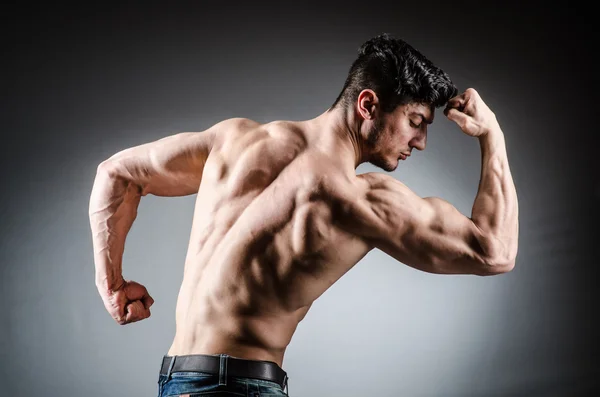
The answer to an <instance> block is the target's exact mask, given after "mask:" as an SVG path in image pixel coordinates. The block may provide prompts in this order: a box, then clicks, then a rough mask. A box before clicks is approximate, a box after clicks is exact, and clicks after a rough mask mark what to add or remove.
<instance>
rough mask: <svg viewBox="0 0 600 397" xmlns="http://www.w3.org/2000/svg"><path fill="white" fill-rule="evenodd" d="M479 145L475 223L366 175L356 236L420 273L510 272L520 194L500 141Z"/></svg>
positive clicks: (433, 201) (397, 185)
mask: <svg viewBox="0 0 600 397" xmlns="http://www.w3.org/2000/svg"><path fill="white" fill-rule="evenodd" d="M496 133H498V132H497V131H496ZM480 141H481V146H482V156H483V161H482V177H481V181H480V187H479V191H478V193H477V197H476V199H475V203H474V206H473V214H472V218H468V217H466V216H464V215H463V214H461V213H460V212H459V211H458V210H457V209H456V208H455V207H454V206H452V205H451V204H450V203H448V202H447V201H445V200H443V199H441V198H437V197H427V198H421V197H419V196H417V195H416V194H415V193H413V192H412V191H411V190H410V189H408V188H407V187H406V186H405V185H404V184H402V183H401V182H399V181H397V180H396V179H394V178H392V177H390V176H388V175H384V174H379V173H376V174H364V175H361V177H362V178H361V179H363V180H364V181H365V182H366V184H367V186H366V189H365V190H364V191H365V194H364V195H363V196H362V197H361V198H360V199H359V200H358V202H356V203H355V204H354V205H353V206H352V208H353V210H354V211H353V212H354V214H353V218H354V219H355V220H358V222H359V223H358V224H359V229H360V230H358V232H359V233H362V234H363V236H364V238H365V239H368V240H369V241H370V242H371V244H372V245H373V246H374V247H377V248H380V249H381V250H383V251H384V252H386V253H388V254H389V255H391V256H393V257H394V258H396V259H397V260H399V261H400V262H402V263H404V264H406V265H409V266H412V267H414V268H416V269H419V270H422V271H426V272H430V273H437V274H476V275H492V274H499V273H504V272H507V271H510V270H511V269H512V268H513V267H514V262H515V258H516V254H517V240H518V213H517V211H518V207H517V197H516V192H515V188H514V184H513V183H512V179H511V176H510V172H509V171H508V161H507V160H506V151H505V149H504V147H503V140H502V137H501V136H498V135H492V133H491V134H490V135H488V136H487V137H485V138H481V139H480Z"/></svg>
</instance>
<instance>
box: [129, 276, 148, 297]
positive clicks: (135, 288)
mask: <svg viewBox="0 0 600 397" xmlns="http://www.w3.org/2000/svg"><path fill="white" fill-rule="evenodd" d="M125 294H126V295H127V300H130V301H137V300H140V299H142V298H143V297H144V296H146V295H148V290H147V289H146V287H144V286H143V285H142V284H140V283H136V282H135V281H130V282H129V283H128V284H127V285H126V286H125Z"/></svg>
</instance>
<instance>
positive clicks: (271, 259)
mask: <svg viewBox="0 0 600 397" xmlns="http://www.w3.org/2000/svg"><path fill="white" fill-rule="evenodd" d="M457 94H458V91H457V89H456V87H455V86H454V85H453V84H452V82H451V81H450V79H449V77H448V76H447V74H446V73H445V72H443V71H442V70H441V69H439V68H438V67H436V66H434V65H433V64H432V62H430V61H429V60H428V59H427V58H425V56H424V55H422V54H421V53H420V52H418V51H417V50H416V49H414V48H413V47H411V46H410V45H409V44H407V43H406V42H404V41H402V40H400V39H396V38H393V37H391V36H390V35H387V34H384V35H380V36H377V37H374V38H372V39H370V40H368V41H367V42H365V43H364V44H363V45H362V46H361V48H360V50H359V55H358V58H357V59H356V60H355V61H354V63H353V64H352V67H351V68H350V71H349V74H348V77H347V79H346V82H345V84H344V87H343V90H342V92H341V93H340V95H339V97H338V98H337V99H336V101H335V103H334V104H333V105H332V106H331V107H330V108H329V109H328V110H327V111H325V112H324V113H322V114H321V115H319V116H317V117H315V118H313V119H310V120H304V121H273V122H270V123H266V124H261V123H258V122H255V121H252V120H249V119H245V118H232V119H228V120H224V121H221V122H219V123H217V124H215V125H213V126H212V127H210V128H208V129H207V130H205V131H202V132H187V133H179V134H176V135H173V136H169V137H166V138H163V139H160V140H158V141H156V142H153V143H147V144H143V145H141V146H137V147H133V148H129V149H126V150H123V151H121V152H119V153H117V154H115V155H114V156H112V157H111V158H109V159H107V160H106V161H104V162H102V163H101V164H100V166H99V167H98V171H97V175H96V179H95V183H94V187H93V189H92V194H91V200H90V220H91V227H92V232H93V245H94V258H95V264H96V286H97V288H98V290H99V292H100V295H101V297H102V299H103V302H104V304H105V306H106V309H107V310H108V312H109V313H110V315H111V316H112V317H113V318H114V319H115V320H116V321H117V322H118V323H119V324H128V323H131V322H135V321H139V320H142V319H145V318H147V317H149V316H150V306H151V305H152V303H153V299H152V298H151V297H150V295H149V293H148V292H147V290H146V288H145V287H144V286H142V285H141V284H138V283H136V282H134V281H130V280H126V279H124V277H123V274H122V268H121V267H122V266H121V259H122V255H123V249H124V244H125V237H126V235H127V233H128V231H129V230H130V228H131V226H132V223H133V221H134V219H135V218H136V214H137V207H138V204H139V202H140V199H141V197H143V196H145V195H147V194H153V195H157V196H171V197H172V196H183V195H190V194H196V193H197V199H196V206H195V211H194V218H193V227H192V231H191V236H190V241H189V248H188V251H187V256H186V260H185V267H184V277H183V282H182V285H181V289H180V291H179V296H178V301H177V309H176V332H175V337H174V340H173V343H172V345H171V347H170V349H169V351H168V352H167V354H166V355H165V356H164V357H163V362H162V366H161V371H160V375H159V395H160V396H163V395H164V396H167V395H168V396H171V395H187V394H190V393H195V392H211V391H213V392H220V393H221V394H218V395H219V396H224V395H229V394H223V393H225V392H226V391H229V392H231V393H238V394H231V395H248V396H255V395H256V396H258V395H260V393H263V394H268V393H271V394H268V395H273V396H274V395H286V393H285V391H286V390H285V386H286V385H287V374H286V373H285V372H284V371H283V369H282V363H283V357H284V353H285V350H286V347H287V346H288V344H289V343H290V340H291V338H292V335H293V334H294V331H295V329H296V327H297V326H298V323H299V322H300V321H301V320H302V319H303V318H304V316H305V315H306V313H307V312H308V310H309V309H310V307H311V305H312V303H313V302H314V301H315V299H317V298H318V297H319V296H321V295H322V294H323V293H324V292H325V291H326V290H327V289H328V288H329V287H330V286H331V285H332V284H334V283H335V282H336V281H337V280H338V279H339V278H340V277H342V276H343V275H344V274H345V273H346V272H348V271H349V270H350V269H352V267H353V266H354V265H355V264H356V263H357V262H358V261H360V259H361V258H363V257H364V256H365V255H366V254H367V253H368V252H369V251H370V250H372V249H374V248H378V249H380V250H383V251H384V252H386V253H388V254H389V255H391V256H392V257H394V258H396V259H397V260H398V261H399V262H401V263H403V264H405V265H408V266H412V267H414V268H416V269H419V270H422V271H425V272H431V273H437V274H473V275H480V276H483V275H495V274H500V273H505V272H508V271H510V270H511V269H512V268H513V266H514V264H515V257H516V255H517V240H518V205H517V196H516V191H515V187H514V184H513V181H512V177H511V173H510V170H509V165H508V161H507V154H506V148H505V142H504V137H503V132H502V130H501V128H500V126H499V123H498V121H497V119H496V117H495V115H494V113H493V112H492V111H491V110H490V109H489V108H488V106H486V104H485V103H484V101H483V100H482V98H481V97H480V96H479V94H478V93H477V92H476V91H475V90H474V89H467V90H466V91H464V92H463V93H461V94H460V95H457ZM444 105H445V110H444V114H445V115H446V116H447V117H448V118H449V119H450V120H452V121H454V122H456V123H457V124H458V126H459V127H460V129H461V130H462V131H463V132H464V133H465V134H467V135H469V136H472V137H476V138H477V139H478V140H479V143H480V147H481V153H482V169H481V180H480V184H479V190H478V193H477V196H476V198H475V202H474V205H473V211H472V214H471V217H467V216H464V215H463V214H461V213H460V212H459V211H458V210H457V209H456V208H455V207H453V206H452V205H451V204H449V203H448V202H447V201H444V200H443V199H441V198H438V197H425V198H421V197H419V196H417V195H416V194H415V193H413V192H412V191H411V190H410V189H408V188H407V187H406V186H405V185H404V184H402V183H401V182H399V181H398V180H396V179H395V178H393V177H391V176H389V175H386V174H385V173H366V174H361V175H356V167H357V166H358V165H359V164H361V163H364V162H370V163H372V164H374V165H376V166H378V167H380V168H382V169H383V170H385V171H393V170H394V169H396V167H397V166H398V164H399V161H400V160H403V161H404V160H407V158H408V156H410V154H411V152H412V150H413V149H418V150H424V149H425V145H426V141H427V128H428V125H430V124H431V123H432V122H433V119H434V111H435V109H436V108H439V107H442V106H444ZM203 395H205V394H203ZM207 395H208V394H207ZM211 395H212V394H211ZM215 395H217V394H215Z"/></svg>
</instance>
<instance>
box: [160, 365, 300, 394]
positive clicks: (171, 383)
mask: <svg viewBox="0 0 600 397" xmlns="http://www.w3.org/2000/svg"><path fill="white" fill-rule="evenodd" d="M286 390H287V393H286V392H284V389H283V388H282V387H281V385H279V384H277V383H276V382H271V381H267V380H262V379H254V378H245V377H238V376H230V375H226V374H223V372H222V371H220V372H219V374H210V373H206V372H170V374H169V375H163V374H160V375H159V377H158V397H171V396H173V397H175V396H185V397H188V395H189V397H200V396H202V397H217V396H218V397H229V396H232V397H234V396H235V397H281V396H286V397H287V396H288V393H289V389H288V388H287V387H286Z"/></svg>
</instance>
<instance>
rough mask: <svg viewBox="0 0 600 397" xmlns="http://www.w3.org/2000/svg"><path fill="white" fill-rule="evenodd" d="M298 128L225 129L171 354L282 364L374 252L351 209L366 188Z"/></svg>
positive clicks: (200, 204)
mask: <svg viewBox="0 0 600 397" xmlns="http://www.w3.org/2000/svg"><path fill="white" fill-rule="evenodd" d="M304 128H306V127H305V126H302V125H301V124H300V123H295V122H273V123H269V124H265V125H261V124H258V123H255V122H252V121H246V122H244V123H242V124H241V125H240V126H239V128H236V129H232V130H228V131H223V132H222V133H220V135H219V137H218V138H217V139H216V140H215V143H214V145H213V148H212V151H211V153H210V155H209V157H208V159H207V161H206V164H205V167H204V171H203V175H202V183H201V185H200V189H199V191H198V197H197V201H196V206H195V211H194V219H193V226H192V232H191V236H190V243H189V248H188V253H187V257H186V263H185V270H184V277H183V282H182V285H181V289H180V291H179V297H178V302H177V314H176V324H177V329H176V335H175V340H174V341H173V345H172V346H171V348H170V350H169V352H168V354H169V355H184V354H218V353H226V354H229V355H231V356H234V357H241V358H248V359H255V360H268V361H274V362H276V363H278V364H279V365H280V366H281V365H282V361H283V356H284V353H285V348H286V346H287V345H288V344H289V342H290V340H291V337H292V335H293V333H294V331H295V330H296V327H297V325H298V323H299V322H300V321H301V320H302V319H303V318H304V316H305V315H306V313H307V312H308V310H309V308H310V306H311V305H312V303H313V302H314V300H315V299H317V298H318V297H319V296H320V295H322V294H323V293H324V292H325V291H326V290H327V289H328V288H329V287H330V286H331V285H332V284H333V283H335V282H336V281H337V280H338V279H339V278H340V277H341V276H343V275H344V274H345V273H346V272H347V271H348V270H350V269H351V268H352V267H353V266H354V265H355V264H356V263H357V262H358V261H359V260H360V259H361V258H362V257H364V255H366V253H367V252H368V251H369V250H370V248H371V247H370V246H369V245H368V244H367V243H366V242H365V241H364V240H363V239H362V238H359V237H358V236H356V235H355V234H354V233H352V232H351V229H352V227H350V226H349V222H348V219H344V218H347V216H346V215H344V214H346V213H347V203H348V202H349V201H350V200H352V198H353V197H355V196H356V195H358V194H360V192H361V191H364V189H363V187H362V186H363V184H364V182H363V181H362V180H361V178H360V177H356V175H347V174H345V173H344V172H343V171H342V167H341V165H340V164H339V163H337V159H336V158H334V157H333V158H332V156H331V154H327V153H325V152H323V151H320V150H318V149H317V148H316V147H315V146H314V145H311V143H310V142H308V140H307V134H306V133H305V132H306V131H305V130H304Z"/></svg>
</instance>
